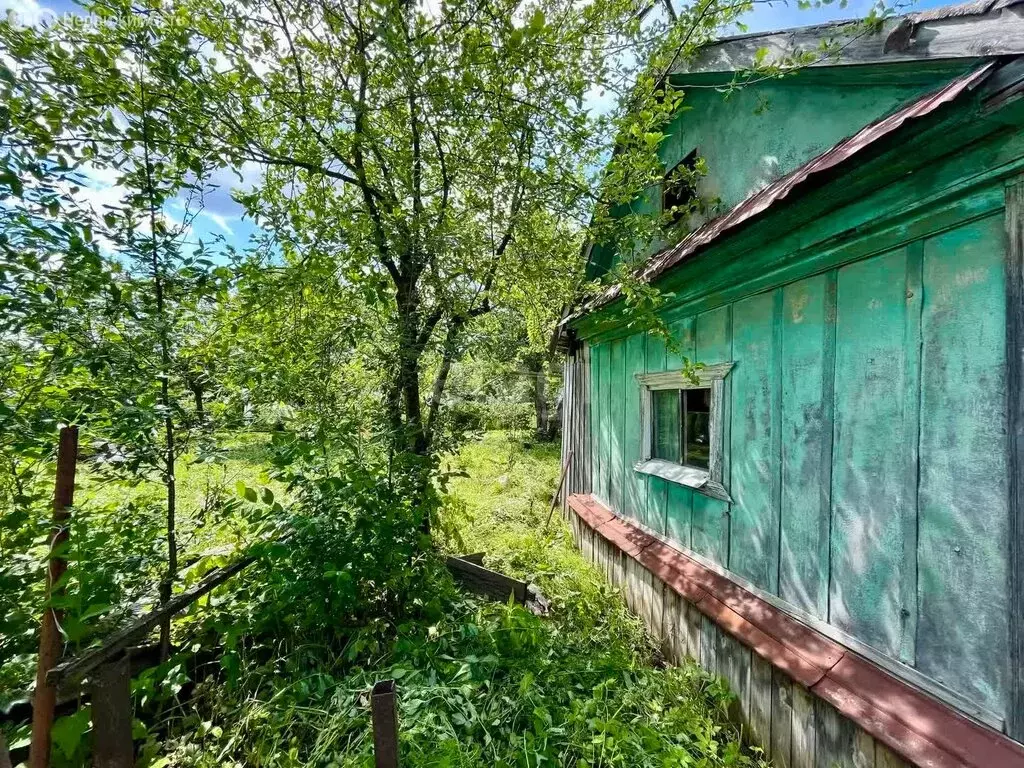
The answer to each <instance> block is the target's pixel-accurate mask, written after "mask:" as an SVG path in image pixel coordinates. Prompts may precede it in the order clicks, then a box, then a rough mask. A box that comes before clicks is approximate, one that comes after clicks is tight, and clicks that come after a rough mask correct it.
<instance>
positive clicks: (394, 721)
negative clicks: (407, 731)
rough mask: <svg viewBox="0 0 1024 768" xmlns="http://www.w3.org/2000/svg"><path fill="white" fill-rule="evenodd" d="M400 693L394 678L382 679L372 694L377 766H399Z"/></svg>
mask: <svg viewBox="0 0 1024 768" xmlns="http://www.w3.org/2000/svg"><path fill="white" fill-rule="evenodd" d="M397 702H398V695H397V693H396V692H395V681H394V680H381V681H380V682H378V683H377V684H376V685H374V686H373V692H372V693H371V694H370V711H371V712H372V714H373V758H374V765H376V768H398V706H397Z"/></svg>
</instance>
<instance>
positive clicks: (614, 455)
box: [608, 339, 626, 515]
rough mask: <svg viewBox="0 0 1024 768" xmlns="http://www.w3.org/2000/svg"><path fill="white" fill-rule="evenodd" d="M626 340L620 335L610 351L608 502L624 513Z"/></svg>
mask: <svg viewBox="0 0 1024 768" xmlns="http://www.w3.org/2000/svg"><path fill="white" fill-rule="evenodd" d="M625 353H626V342H625V341H624V340H623V339H617V340H616V341H613V342H611V343H610V348H609V353H608V371H609V380H608V417H609V423H608V465H609V466H608V503H609V505H610V506H611V508H612V511H613V512H615V513H616V514H620V515H621V514H623V510H624V507H623V502H624V498H625V494H624V481H625V472H624V471H623V459H624V458H625V443H624V441H623V435H624V433H623V428H624V426H625V415H626V402H625V400H626V354H625Z"/></svg>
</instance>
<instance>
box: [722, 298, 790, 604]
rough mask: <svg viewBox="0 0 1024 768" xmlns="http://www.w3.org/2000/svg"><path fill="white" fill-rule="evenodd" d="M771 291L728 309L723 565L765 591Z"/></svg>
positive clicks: (771, 531)
mask: <svg viewBox="0 0 1024 768" xmlns="http://www.w3.org/2000/svg"><path fill="white" fill-rule="evenodd" d="M776 294H779V295H780V296H781V294H780V292H779V291H773V292H770V293H762V294H759V295H757V296H751V297H750V298H748V299H744V300H743V301H739V302H736V304H735V306H734V308H733V319H734V323H735V327H734V330H733V350H734V352H733V354H734V356H735V360H736V367H735V368H733V370H732V373H731V374H730V375H729V378H731V379H732V391H733V413H734V414H736V417H735V419H734V420H733V421H734V423H733V425H732V451H731V454H732V485H731V486H729V492H730V494H731V495H732V498H733V500H734V503H733V505H732V515H731V525H730V530H729V537H730V538H729V542H730V543H729V563H728V566H729V570H731V571H734V572H735V573H738V574H739V575H741V576H743V577H745V578H747V579H749V580H750V581H751V582H753V583H754V584H756V585H757V586H759V587H761V588H762V589H764V590H767V591H768V592H772V593H776V592H777V591H778V575H779V565H778V562H779V561H778V556H779V539H778V536H779V509H778V506H777V503H776V489H777V486H778V472H779V470H780V468H781V462H780V459H779V457H778V456H777V455H776V453H775V452H776V449H777V447H778V446H779V441H777V440H776V435H775V434H774V432H775V430H776V427H775V412H774V411H773V404H774V403H776V402H777V397H776V394H775V393H776V391H777V385H778V384H779V383H780V382H779V376H778V375H777V367H778V366H777V360H778V355H777V349H776V340H777V334H776V332H775V328H776V327H777V323H781V312H780V306H779V303H778V300H777V299H776Z"/></svg>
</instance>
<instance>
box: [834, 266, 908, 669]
mask: <svg viewBox="0 0 1024 768" xmlns="http://www.w3.org/2000/svg"><path fill="white" fill-rule="evenodd" d="M906 268H907V259H906V249H905V248H901V249H897V250H894V251H889V252H887V253H884V254H882V255H880V256H875V257H874V258H871V259H866V260H864V261H860V262H857V263H855V264H850V265H848V266H846V267H843V268H842V269H840V270H839V274H838V294H837V297H836V304H837V324H836V376H835V401H836V413H835V425H834V434H835V438H834V452H833V467H832V531H831V564H832V572H831V583H830V585H829V614H830V615H829V622H830V623H831V624H833V625H834V626H836V627H838V628H839V629H841V630H843V631H844V632H848V633H849V634H851V635H853V636H854V637H856V638H858V639H859V640H861V641H863V642H865V643H867V644H869V645H871V646H873V647H875V648H876V649H878V650H880V651H882V652H883V653H886V654H888V655H890V656H898V654H899V649H900V646H901V640H902V637H901V636H902V630H903V627H904V621H903V616H902V608H903V606H902V604H901V590H902V581H903V578H904V577H905V575H906V574H905V570H906V569H905V567H904V557H903V554H904V549H903V524H902V521H903V517H902V510H903V505H904V502H905V490H906V489H905V468H906V460H905V455H906V454H905V450H906V442H907V439H908V437H907V436H905V435H904V434H903V426H904V423H903V413H904V401H905V393H904V389H903V381H904V370H905V367H906V346H905V340H904V336H905V326H906ZM880 425H885V427H884V428H880Z"/></svg>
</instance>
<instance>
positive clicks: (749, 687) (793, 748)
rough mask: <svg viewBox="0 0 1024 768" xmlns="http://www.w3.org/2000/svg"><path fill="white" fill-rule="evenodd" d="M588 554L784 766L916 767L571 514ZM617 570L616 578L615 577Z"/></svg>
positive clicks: (669, 648) (666, 647) (672, 653)
mask: <svg viewBox="0 0 1024 768" xmlns="http://www.w3.org/2000/svg"><path fill="white" fill-rule="evenodd" d="M569 518H570V523H571V525H572V530H573V535H574V537H575V539H576V542H577V545H578V546H579V548H580V550H581V551H582V552H583V554H584V556H585V557H586V558H587V559H588V560H590V561H591V562H593V563H594V564H595V565H596V566H597V567H598V568H599V569H600V570H601V571H603V572H604V573H606V574H609V580H610V581H612V583H613V584H615V585H616V586H618V587H619V588H620V589H621V590H622V593H623V597H624V599H625V601H626V604H627V605H628V606H629V608H630V610H632V611H633V612H634V613H636V614H637V615H638V616H639V617H640V618H641V619H643V621H644V623H645V624H646V625H647V627H648V629H650V631H651V633H652V634H653V635H654V636H655V637H656V638H657V639H658V640H659V641H660V644H661V647H662V651H663V653H664V654H665V657H666V659H668V661H669V662H671V663H674V664H680V663H682V662H683V660H684V659H686V658H690V659H693V660H695V661H696V662H698V663H699V664H701V666H703V667H704V668H705V669H707V670H708V671H709V672H712V673H714V674H717V675H720V676H721V677H723V678H725V680H726V681H727V682H728V683H729V686H730V688H731V689H732V691H733V692H734V693H735V694H736V701H735V703H734V705H733V708H732V710H731V711H730V718H731V719H733V720H734V721H735V722H736V723H737V724H739V725H740V727H741V728H742V731H743V736H744V739H745V740H746V741H747V742H748V743H749V744H751V745H753V746H758V747H760V748H761V749H763V750H764V754H765V756H766V757H768V758H770V759H771V760H772V762H773V764H774V765H775V766H777V768H909V764H908V763H906V762H905V761H904V760H903V759H902V758H900V757H899V756H897V755H896V754H894V753H893V752H892V751H891V750H890V749H889V748H888V747H886V746H885V745H884V744H882V743H880V742H876V741H875V739H874V738H872V736H871V735H870V734H868V733H866V732H865V731H863V730H861V729H860V728H859V727H858V726H857V725H855V724H854V723H853V722H851V721H850V720H848V719H847V718H845V717H843V716H842V715H841V714H840V713H839V712H837V711H836V709H835V708H834V707H832V706H831V705H830V704H828V703H827V702H825V701H823V700H821V699H819V698H817V697H816V696H814V695H813V694H812V693H811V692H810V691H808V690H807V689H806V688H804V687H802V686H801V685H800V684H799V683H796V682H794V681H793V680H791V679H790V678H789V677H787V676H786V675H785V674H783V673H781V672H779V671H778V670H775V669H773V668H772V666H771V664H770V663H769V662H767V661H765V660H764V659H762V658H761V657H760V656H758V655H757V654H756V653H753V652H752V651H751V650H750V649H749V648H747V647H746V646H744V645H743V644H742V643H740V642H739V641H738V640H736V639H735V638H733V637H732V636H731V635H729V634H727V633H726V632H725V631H723V630H722V629H720V628H719V627H718V625H716V624H715V623H714V622H713V621H711V619H709V618H708V617H707V616H704V615H703V614H701V613H700V611H698V610H697V608H696V607H694V606H692V605H691V604H690V603H688V602H687V601H686V600H685V599H684V598H683V597H680V596H679V595H678V594H676V593H675V592H674V591H673V590H672V589H671V588H670V587H668V586H666V585H665V584H664V583H663V582H662V581H661V580H660V579H659V578H658V577H657V576H655V575H654V574H652V573H650V572H649V571H648V570H647V569H646V568H644V567H643V566H642V565H640V563H638V562H637V561H636V560H634V559H633V558H630V557H626V556H625V555H624V554H623V553H622V552H621V550H619V549H618V548H617V547H615V545H613V544H611V543H609V542H608V541H606V540H605V539H603V538H602V537H601V536H599V535H595V533H594V531H593V529H591V528H589V527H588V526H587V525H586V524H584V523H581V522H580V520H579V518H578V517H576V515H574V514H570V515H569ZM613 574H614V575H613Z"/></svg>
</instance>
